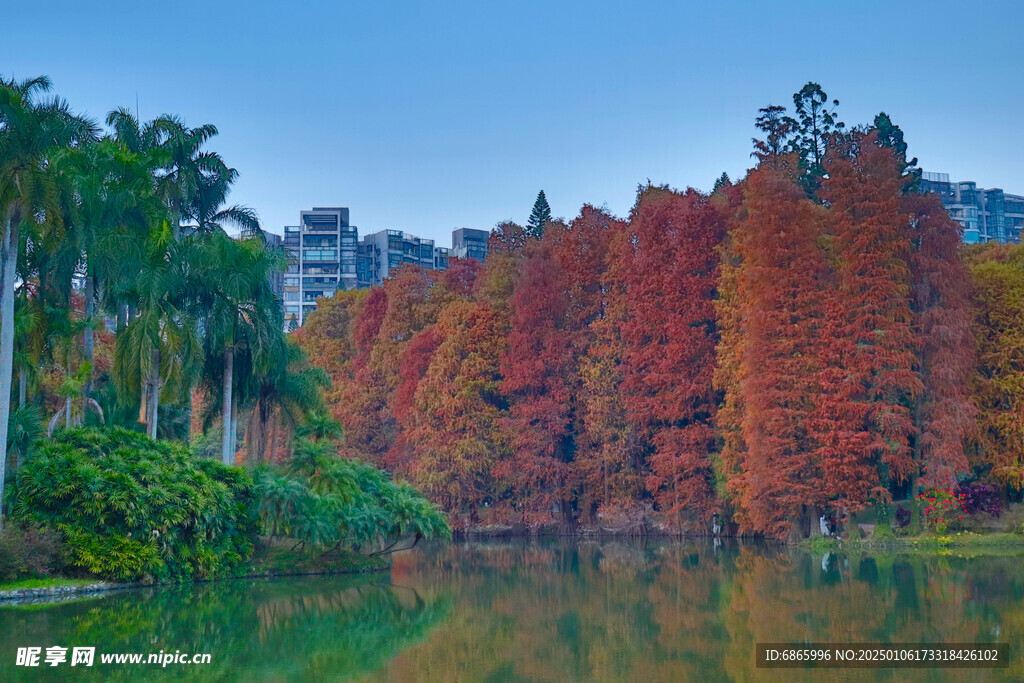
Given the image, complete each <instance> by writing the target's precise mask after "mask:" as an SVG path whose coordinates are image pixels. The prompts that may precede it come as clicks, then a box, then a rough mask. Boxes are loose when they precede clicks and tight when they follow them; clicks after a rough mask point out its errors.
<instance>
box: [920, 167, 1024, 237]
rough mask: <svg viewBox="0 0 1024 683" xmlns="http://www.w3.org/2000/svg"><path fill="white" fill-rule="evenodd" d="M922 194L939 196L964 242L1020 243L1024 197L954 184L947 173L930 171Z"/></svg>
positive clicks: (924, 176) (924, 175)
mask: <svg viewBox="0 0 1024 683" xmlns="http://www.w3.org/2000/svg"><path fill="white" fill-rule="evenodd" d="M921 192H933V193H935V194H937V195H939V197H940V198H941V199H942V205H943V206H945V207H946V210H947V211H949V215H950V217H951V218H952V219H953V220H955V221H956V222H957V223H959V224H960V226H961V227H962V228H963V232H964V242H966V243H968V244H976V243H978V242H991V241H996V242H1000V243H1002V244H1007V243H1012V244H1016V243H1019V242H1020V234H1021V230H1022V229H1024V197H1022V196H1020V195H1014V194H1006V193H1005V192H1003V191H1002V190H1001V189H998V188H993V189H990V190H986V189H983V188H979V187H978V184H977V183H975V182H971V181H961V182H956V183H953V182H950V180H949V174H948V173H929V172H927V171H925V172H924V173H922V174H921Z"/></svg>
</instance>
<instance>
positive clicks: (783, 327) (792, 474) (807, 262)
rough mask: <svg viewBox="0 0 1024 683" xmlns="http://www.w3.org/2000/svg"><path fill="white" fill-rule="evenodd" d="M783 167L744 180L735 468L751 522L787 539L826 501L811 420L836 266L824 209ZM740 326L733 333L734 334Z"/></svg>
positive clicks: (738, 241)
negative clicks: (825, 248)
mask: <svg viewBox="0 0 1024 683" xmlns="http://www.w3.org/2000/svg"><path fill="white" fill-rule="evenodd" d="M787 168H788V167H786V166H785V165H781V164H775V165H772V164H762V165H761V167H760V168H758V169H757V170H754V171H752V172H751V173H750V174H749V175H748V177H747V179H746V182H745V183H744V200H745V203H744V207H745V217H744V219H743V220H741V221H739V222H737V224H736V225H735V227H734V228H733V231H732V242H733V247H734V249H735V251H736V254H737V256H738V257H739V258H740V259H741V261H740V265H739V267H738V270H737V272H736V275H735V294H736V301H737V304H738V309H739V310H738V315H739V317H740V318H741V319H742V320H743V321H744V326H743V329H742V333H741V334H742V345H741V346H740V347H739V349H738V350H737V358H736V366H735V368H734V369H733V372H734V373H735V381H736V383H737V386H738V388H739V392H740V394H741V396H742V402H741V405H742V406H743V416H742V418H741V420H740V426H741V434H742V443H743V445H744V447H745V452H744V454H743V460H742V464H741V465H740V471H739V472H736V471H735V470H733V471H732V476H731V482H730V488H731V489H732V490H733V491H734V492H735V493H736V494H737V498H736V503H737V507H738V517H739V519H740V521H741V525H742V527H743V528H745V529H747V530H750V531H759V532H762V533H765V534H768V535H771V536H780V537H784V536H786V535H788V534H790V533H791V532H792V531H793V530H794V527H797V528H799V526H800V525H801V522H800V521H798V520H800V518H801V517H802V516H803V515H804V512H805V507H804V506H809V505H818V504H820V503H822V502H823V495H822V491H821V489H820V480H821V465H820V462H819V461H818V456H819V454H818V452H817V451H818V448H817V443H816V442H815V440H814V439H813V436H812V433H813V430H812V429H811V428H810V427H809V425H808V416H809V415H810V414H811V413H812V412H813V408H814V406H815V404H816V403H817V401H818V398H819V397H818V381H817V380H818V373H819V371H820V363H819V360H818V357H819V349H820V339H819V338H820V333H821V326H822V324H823V320H824V313H825V312H824V306H823V290H824V289H825V287H826V285H827V265H826V263H825V258H824V255H823V254H822V252H821V250H820V249H819V248H818V245H817V240H818V238H819V236H820V234H821V225H822V216H821V214H822V213H823V209H821V208H820V207H818V206H815V205H814V204H813V203H812V202H811V201H809V200H808V199H806V198H805V194H804V192H803V190H802V189H801V188H800V186H799V185H798V184H797V182H796V179H795V178H794V177H793V176H792V174H791V173H790V172H788V170H786V169H787ZM733 332H734V330H733V329H730V330H729V333H730V334H731V333H733Z"/></svg>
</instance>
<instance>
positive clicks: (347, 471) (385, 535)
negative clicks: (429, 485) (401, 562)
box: [254, 438, 451, 553]
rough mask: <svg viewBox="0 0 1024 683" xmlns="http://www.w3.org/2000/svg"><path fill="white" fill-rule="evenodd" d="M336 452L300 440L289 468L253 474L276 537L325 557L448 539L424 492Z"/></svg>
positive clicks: (260, 510) (266, 521) (318, 443)
mask: <svg viewBox="0 0 1024 683" xmlns="http://www.w3.org/2000/svg"><path fill="white" fill-rule="evenodd" d="M333 451H334V448H333V447H332V445H331V444H330V443H329V442H325V441H311V440H309V439H305V438H303V439H300V440H299V441H298V442H297V443H296V449H295V455H294V457H293V458H292V460H291V461H290V462H289V463H288V465H287V466H286V467H284V468H282V469H277V468H270V467H264V468H261V469H259V470H257V471H256V474H255V482H256V483H255V489H254V495H255V497H256V499H257V501H258V503H257V509H258V513H259V516H260V519H261V521H262V522H263V527H264V529H265V531H266V533H267V534H268V535H269V536H270V538H271V539H273V538H275V537H284V538H290V539H294V540H295V541H296V545H297V546H302V547H303V548H309V549H319V550H320V551H324V550H333V549H336V548H338V547H342V546H343V547H345V548H352V549H355V550H360V551H366V552H374V553H380V552H388V551H391V550H393V549H395V548H396V546H397V545H398V544H399V542H400V541H403V540H405V539H411V541H412V545H415V544H416V543H417V542H419V541H420V539H424V538H448V537H450V536H451V529H450V528H449V527H448V522H447V520H446V519H445V516H444V514H443V513H442V512H440V510H438V509H437V507H436V506H435V505H434V504H433V503H431V502H430V501H428V500H427V499H426V498H424V497H423V495H422V494H421V493H419V491H417V490H416V489H414V488H413V487H411V486H410V485H409V484H407V483H405V482H394V481H392V480H391V478H390V477H388V475H387V474H386V473H384V472H381V471H380V470H378V469H377V468H375V467H373V466H371V465H368V464H366V463H363V462H359V461H357V460H346V459H341V458H338V457H337V454H336V453H335V452H333Z"/></svg>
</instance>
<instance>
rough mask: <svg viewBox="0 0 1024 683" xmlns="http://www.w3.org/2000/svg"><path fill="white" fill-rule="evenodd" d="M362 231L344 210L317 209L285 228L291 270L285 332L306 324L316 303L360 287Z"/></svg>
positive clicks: (286, 285)
mask: <svg viewBox="0 0 1024 683" xmlns="http://www.w3.org/2000/svg"><path fill="white" fill-rule="evenodd" d="M358 239H359V234H358V230H357V228H356V227H355V226H354V225H349V222H348V209H347V208H344V207H316V206H315V207H313V208H312V209H311V210H309V211H301V212H300V213H299V225H295V226H287V227H285V229H284V247H285V249H286V251H287V252H288V256H289V264H288V270H287V272H286V273H285V276H284V319H285V329H295V328H297V327H299V326H300V325H302V322H303V321H304V320H305V318H306V316H307V315H309V313H310V312H311V311H313V310H315V309H316V300H317V299H318V298H320V297H322V296H333V295H334V292H336V291H337V290H339V289H355V288H356V286H357V285H358V275H357V258H358Z"/></svg>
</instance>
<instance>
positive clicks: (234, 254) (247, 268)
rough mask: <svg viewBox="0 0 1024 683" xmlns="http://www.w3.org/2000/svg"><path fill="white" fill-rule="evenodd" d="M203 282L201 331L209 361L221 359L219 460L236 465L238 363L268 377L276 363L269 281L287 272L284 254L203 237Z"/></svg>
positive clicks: (247, 242)
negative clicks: (220, 440)
mask: <svg viewBox="0 0 1024 683" xmlns="http://www.w3.org/2000/svg"><path fill="white" fill-rule="evenodd" d="M203 244H204V248H205V253H206V259H205V265H206V269H205V273H206V277H207V280H206V283H205V285H204V286H203V291H204V294H205V298H204V301H203V302H202V306H201V307H202V309H203V310H204V316H203V327H204V330H205V332H206V343H207V348H208V350H209V353H210V358H211V359H212V358H214V357H219V358H223V365H222V366H221V378H220V379H221V382H220V393H221V406H222V407H221V418H222V420H223V424H224V433H223V436H222V442H221V458H222V460H223V461H224V462H225V463H226V464H233V463H234V455H235V439H236V436H235V434H236V429H235V425H236V424H237V422H236V420H237V417H236V415H235V410H234V409H235V406H236V403H237V399H238V397H237V396H236V395H235V387H236V383H235V378H236V376H238V375H239V374H240V373H239V368H236V367H235V366H236V363H235V361H236V358H237V357H238V355H239V353H240V352H242V353H244V356H243V360H245V361H246V365H247V366H249V368H250V370H254V371H256V372H257V373H259V372H266V371H267V369H269V368H270V367H271V365H272V363H273V361H275V360H277V358H276V357H275V354H274V353H273V352H274V350H275V348H276V346H277V344H279V343H280V338H281V337H282V335H283V333H282V331H281V330H282V319H281V307H280V302H279V301H277V297H276V296H275V294H274V291H273V288H272V286H271V276H272V275H273V274H274V272H276V271H279V270H282V269H283V268H284V267H285V262H284V258H283V255H282V254H281V253H280V252H277V251H273V250H270V249H268V248H267V245H266V243H265V242H264V241H263V240H262V239H257V238H252V239H242V240H233V239H231V238H230V237H228V236H227V234H225V233H224V232H223V231H221V230H217V231H216V232H213V233H211V234H209V235H207V236H206V237H205V238H204V242H203Z"/></svg>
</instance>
